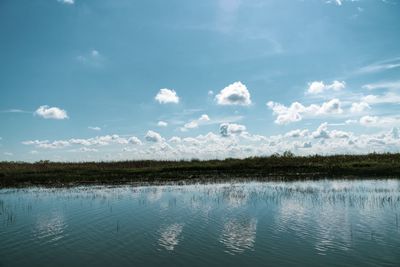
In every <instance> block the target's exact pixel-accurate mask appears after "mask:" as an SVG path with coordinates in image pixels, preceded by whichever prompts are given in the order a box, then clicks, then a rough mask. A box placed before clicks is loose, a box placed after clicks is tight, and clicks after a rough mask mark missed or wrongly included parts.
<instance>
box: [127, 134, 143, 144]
mask: <svg viewBox="0 0 400 267" xmlns="http://www.w3.org/2000/svg"><path fill="white" fill-rule="evenodd" d="M128 143H129V144H132V145H141V144H142V141H140V140H139V138H137V137H136V136H131V137H129V138H128Z"/></svg>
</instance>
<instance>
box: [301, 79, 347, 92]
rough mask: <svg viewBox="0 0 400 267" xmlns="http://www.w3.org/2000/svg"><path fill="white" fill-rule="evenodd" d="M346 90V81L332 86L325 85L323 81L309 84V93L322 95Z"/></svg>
mask: <svg viewBox="0 0 400 267" xmlns="http://www.w3.org/2000/svg"><path fill="white" fill-rule="evenodd" d="M344 88H346V83H345V82H344V81H341V82H340V81H333V82H332V83H331V84H324V82H323V81H314V82H311V83H309V84H308V89H307V93H309V94H320V93H323V92H324V91H328V90H333V91H340V90H343V89H344Z"/></svg>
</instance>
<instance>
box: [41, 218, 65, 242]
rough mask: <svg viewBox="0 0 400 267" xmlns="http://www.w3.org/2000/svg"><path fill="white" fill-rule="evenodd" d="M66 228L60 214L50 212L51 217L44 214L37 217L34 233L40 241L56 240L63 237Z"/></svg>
mask: <svg viewBox="0 0 400 267" xmlns="http://www.w3.org/2000/svg"><path fill="white" fill-rule="evenodd" d="M66 228H67V225H66V224H65V222H64V218H63V217H62V215H61V214H52V216H51V217H48V216H44V217H40V218H39V219H38V222H37V225H36V229H35V233H34V235H35V237H36V238H37V239H38V240H40V241H41V242H49V243H52V242H57V241H59V240H60V239H62V238H63V237H65V234H64V231H65V229H66Z"/></svg>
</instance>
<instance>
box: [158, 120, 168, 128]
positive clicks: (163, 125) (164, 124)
mask: <svg viewBox="0 0 400 267" xmlns="http://www.w3.org/2000/svg"><path fill="white" fill-rule="evenodd" d="M157 125H158V126H160V127H167V126H168V123H167V122H165V121H159V122H157Z"/></svg>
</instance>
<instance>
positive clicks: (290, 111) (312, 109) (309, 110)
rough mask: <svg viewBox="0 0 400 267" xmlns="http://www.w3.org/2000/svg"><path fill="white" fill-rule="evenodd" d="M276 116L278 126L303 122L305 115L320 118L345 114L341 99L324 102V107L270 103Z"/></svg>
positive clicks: (295, 103) (269, 105)
mask: <svg viewBox="0 0 400 267" xmlns="http://www.w3.org/2000/svg"><path fill="white" fill-rule="evenodd" d="M267 107H269V108H270V109H271V110H272V111H273V114H274V115H277V118H276V120H275V123H277V124H288V123H291V122H296V121H301V120H302V119H303V115H306V116H318V115H328V114H340V113H342V112H343V110H342V108H341V102H340V100H339V99H336V98H334V99H332V100H330V101H328V102H324V103H323V104H322V105H316V104H311V105H309V106H304V105H302V104H301V103H299V102H293V103H292V104H291V105H290V106H289V107H286V106H284V105H282V104H280V103H276V102H273V101H269V102H268V103H267Z"/></svg>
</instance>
